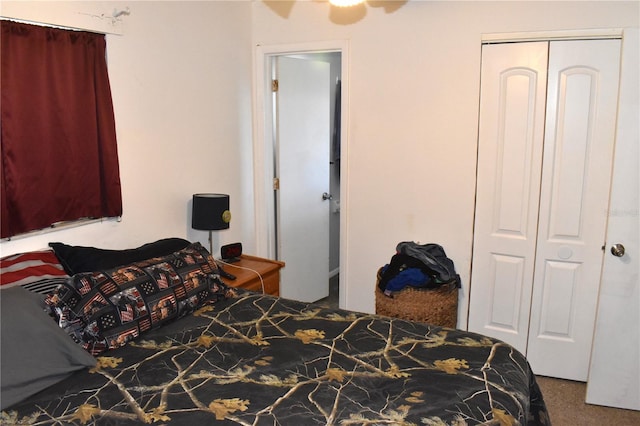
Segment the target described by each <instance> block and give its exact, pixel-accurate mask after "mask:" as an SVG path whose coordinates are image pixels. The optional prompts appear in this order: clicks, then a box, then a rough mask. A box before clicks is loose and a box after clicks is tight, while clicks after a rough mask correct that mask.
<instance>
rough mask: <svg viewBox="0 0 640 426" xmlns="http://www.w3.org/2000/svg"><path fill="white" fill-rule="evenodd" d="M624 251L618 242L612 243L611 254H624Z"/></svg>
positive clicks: (620, 255) (618, 255)
mask: <svg viewBox="0 0 640 426" xmlns="http://www.w3.org/2000/svg"><path fill="white" fill-rule="evenodd" d="M624 252H625V249H624V246H623V245H622V244H620V243H618V244H614V245H612V246H611V254H612V255H614V256H616V257H622V256H624Z"/></svg>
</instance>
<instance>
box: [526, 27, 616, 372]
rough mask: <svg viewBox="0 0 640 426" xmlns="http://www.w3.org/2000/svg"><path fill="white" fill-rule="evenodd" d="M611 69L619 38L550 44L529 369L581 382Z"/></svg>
mask: <svg viewBox="0 0 640 426" xmlns="http://www.w3.org/2000/svg"><path fill="white" fill-rule="evenodd" d="M619 70H620V40H580V41H562V42H551V46H550V50H549V71H548V93H547V113H546V131H545V141H544V156H543V161H542V164H543V169H542V189H541V195H540V215H539V222H538V223H539V225H538V244H537V252H536V258H535V259H536V265H535V276H534V280H533V298H532V303H531V322H530V328H529V343H528V348H527V358H528V359H529V362H530V363H531V365H532V366H535V367H534V368H535V369H534V371H535V372H536V374H541V375H547V376H553V377H561V378H566V379H571V380H579V381H586V380H587V375H588V372H589V359H590V353H591V343H592V339H593V329H594V325H595V319H596V308H597V303H598V291H599V287H600V274H601V270H602V261H603V250H602V245H603V243H604V241H605V232H606V226H607V215H606V211H607V208H608V205H609V190H610V185H611V164H612V156H613V147H614V141H615V128H616V113H617V104H618V82H619ZM559 355H561V356H559Z"/></svg>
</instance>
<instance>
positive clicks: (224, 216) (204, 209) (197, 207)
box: [191, 194, 231, 231]
mask: <svg viewBox="0 0 640 426" xmlns="http://www.w3.org/2000/svg"><path fill="white" fill-rule="evenodd" d="M230 221H231V213H230V212H229V196H228V195H226V194H193V210H192V214H191V227H192V228H193V229H201V230H206V231H212V230H213V231H215V230H218V229H227V228H229V222H230Z"/></svg>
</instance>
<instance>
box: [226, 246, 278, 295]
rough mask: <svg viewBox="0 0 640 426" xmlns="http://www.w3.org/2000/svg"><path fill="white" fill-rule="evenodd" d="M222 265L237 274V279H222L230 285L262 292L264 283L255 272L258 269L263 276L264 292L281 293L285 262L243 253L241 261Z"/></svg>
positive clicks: (229, 271) (227, 270)
mask: <svg viewBox="0 0 640 426" xmlns="http://www.w3.org/2000/svg"><path fill="white" fill-rule="evenodd" d="M221 265H222V267H223V269H224V270H225V271H226V272H228V273H230V274H232V275H235V276H236V279H235V280H229V279H226V278H222V281H224V283H225V284H227V285H228V286H229V287H241V288H244V289H247V290H251V291H257V292H259V293H261V292H262V285H261V283H260V278H259V277H258V275H257V274H256V273H255V272H253V271H257V272H258V273H259V274H260V275H261V276H262V280H263V282H264V292H265V293H266V294H271V295H273V296H279V295H280V268H282V267H283V266H284V262H280V261H278V260H270V259H263V258H261V257H256V256H249V255H246V254H243V255H242V256H240V260H239V261H237V262H233V263H224V264H222V263H221ZM243 268H249V269H252V270H247V269H243Z"/></svg>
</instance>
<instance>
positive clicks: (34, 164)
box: [0, 20, 122, 238]
mask: <svg viewBox="0 0 640 426" xmlns="http://www.w3.org/2000/svg"><path fill="white" fill-rule="evenodd" d="M0 24H1V34H0V36H1V37H0V38H1V49H2V50H1V51H0V57H1V67H0V89H1V99H0V120H1V121H0V126H1V131H0V134H1V139H0V145H1V151H2V162H1V163H0V167H1V169H0V174H1V177H2V182H1V184H2V193H1V194H0V198H1V214H2V216H1V217H0V221H1V228H2V231H1V233H2V235H1V236H2V238H6V237H11V236H13V235H16V234H20V233H24V232H28V231H31V230H35V229H42V228H46V227H49V226H51V225H52V224H54V223H56V222H61V221H70V220H77V219H81V218H100V217H114V216H120V215H122V195H121V189H120V175H119V167H118V153H117V145H116V133H115V121H114V115H113V105H112V102H111V88H110V87H109V77H108V74H107V65H106V58H105V54H106V40H105V36H104V35H103V34H93V33H89V32H83V31H70V30H62V29H57V28H48V27H41V26H36V25H28V24H23V23H17V22H12V21H6V20H3V21H0Z"/></svg>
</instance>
